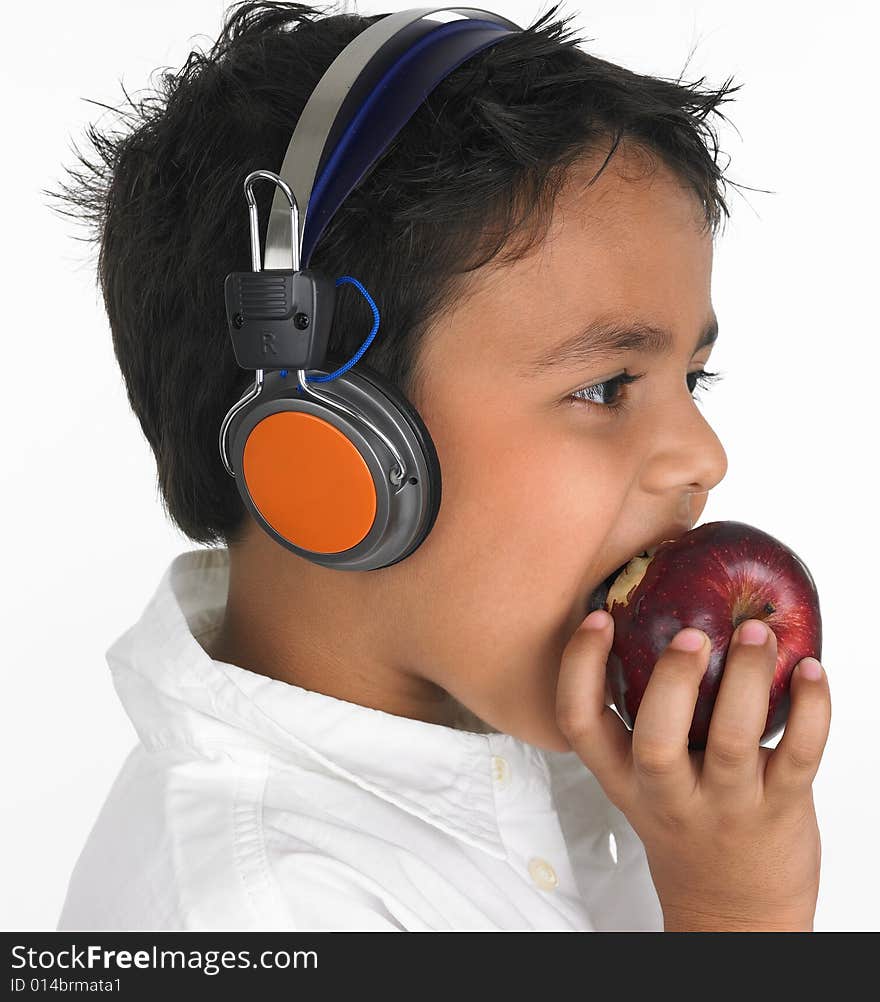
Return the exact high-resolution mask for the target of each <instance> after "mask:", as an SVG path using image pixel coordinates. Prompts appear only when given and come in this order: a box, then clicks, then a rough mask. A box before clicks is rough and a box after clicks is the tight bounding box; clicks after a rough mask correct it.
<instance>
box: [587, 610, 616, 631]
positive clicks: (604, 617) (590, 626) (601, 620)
mask: <svg viewBox="0 0 880 1002" xmlns="http://www.w3.org/2000/svg"><path fill="white" fill-rule="evenodd" d="M610 622H611V616H610V615H609V614H608V613H607V612H606V611H605V610H604V609H595V610H594V611H593V612H591V613H590V615H589V616H587V618H586V619H585V620H584V622H583V627H584V629H585V630H604V629H605V627H606V626H607V625H608V624H609V623H610Z"/></svg>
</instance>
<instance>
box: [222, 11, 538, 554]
mask: <svg viewBox="0 0 880 1002" xmlns="http://www.w3.org/2000/svg"><path fill="white" fill-rule="evenodd" d="M438 11H452V12H454V13H456V14H461V15H463V16H464V18H465V19H464V20H454V21H447V22H438V21H436V20H429V19H427V18H428V15H430V14H433V13H436V12H438ZM522 30H523V29H522V28H520V27H519V25H517V24H514V22H512V21H509V20H508V19H507V18H505V17H501V16H499V15H497V14H493V13H492V12H490V11H486V10H481V9H479V8H471V7H429V8H413V9H411V10H405V11H400V12H397V13H393V14H388V15H386V16H385V17H383V18H381V19H380V20H378V21H376V22H374V23H373V24H371V25H370V26H369V27H368V28H366V29H365V30H364V31H363V32H361V33H360V34H359V35H358V36H357V37H356V38H354V39H353V40H352V41H351V42H350V43H349V44H348V45H347V46H346V47H345V49H343V51H342V52H341V53H340V54H339V55H338V56H337V57H336V59H335V60H334V61H333V63H332V64H331V65H330V67H329V68H328V69H327V71H326V73H324V75H323V76H322V77H321V79H320V81H319V82H318V84H317V86H316V87H315V89H314V91H313V92H312V94H311V96H310V97H309V100H308V102H307V104H306V106H305V108H304V109H303V112H302V114H301V115H300V117H299V120H298V121H297V125H296V128H295V130H294V132H293V136H292V137H291V140H290V143H289V144H288V147H287V152H286V154H285V156H284V162H283V163H282V166H281V170H280V172H279V173H278V174H276V173H273V172H272V171H268V170H257V171H253V172H252V173H250V174H249V175H248V176H247V178H246V179H245V182H244V189H245V197H246V198H247V201H248V207H249V216H250V234H251V259H252V266H253V270H252V271H250V272H233V273H231V274H229V275H227V276H226V281H225V285H224V296H225V304H226V318H227V323H228V326H229V334H230V338H231V340H232V347H233V351H234V353H235V357H236V361H237V362H238V364H239V366H240V367H241V368H243V369H249V370H253V371H254V373H255V376H254V383H253V385H252V386H251V387H249V388H248V390H246V392H245V393H244V395H243V396H242V397H241V398H240V399H239V400H238V401H237V402H236V403H235V404H233V406H232V407H231V408H230V410H229V411H228V413H227V414H226V416H225V418H224V419H223V423H222V425H221V428H220V457H221V459H222V461H223V465H224V467H225V468H226V471H227V473H229V475H230V476H232V477H234V478H235V482H236V484H237V486H238V491H239V494H240V495H241V497H242V500H243V501H244V503H245V505H246V507H247V508H248V510H249V511H250V513H251V515H252V516H253V517H254V519H255V521H256V522H257V524H258V525H259V526H260V527H261V528H262V529H263V530H265V531H266V532H267V533H268V534H269V535H270V536H271V537H272V538H273V539H275V540H276V541H277V542H279V543H280V544H281V545H282V546H284V547H286V548H287V549H288V550H290V551H292V552H293V553H296V554H298V555H299V556H301V557H305V558H306V559H307V560H310V561H312V562H313V563H316V564H319V565H321V566H323V567H335V568H337V569H339V570H346V571H369V570H376V569H378V568H381V567H390V566H391V565H392V564H396V563H398V562H399V561H401V560H403V559H405V558H406V557H408V556H409V555H410V554H411V553H413V552H414V551H415V550H416V549H417V548H418V547H419V546H420V545H421V543H422V542H423V541H424V540H425V538H426V537H427V535H428V533H429V532H430V531H431V528H432V526H433V525H434V521H435V520H436V518H437V513H438V511H439V510H440V498H441V473H440V462H439V460H438V458H437V451H436V449H435V447H434V443H433V441H432V440H431V435H430V433H429V432H428V429H427V427H426V426H425V424H424V422H423V420H422V418H421V417H420V415H419V413H418V411H417V410H416V408H415V407H414V406H413V404H412V403H410V401H408V400H407V399H406V397H405V396H404V395H403V394H402V393H401V392H400V391H399V390H398V389H397V388H396V387H395V386H393V385H392V384H391V383H390V382H389V381H388V380H386V379H384V378H383V377H382V376H380V374H379V373H378V372H376V371H375V370H373V369H371V368H370V367H369V366H367V365H366V364H361V365H359V366H358V368H357V371H354V369H353V368H352V367H353V366H354V365H355V364H356V363H357V362H358V361H359V360H360V357H361V355H363V353H364V352H365V351H366V349H367V348H368V347H369V345H370V343H371V341H372V340H373V338H374V337H375V335H376V331H377V330H378V327H379V311H378V310H377V308H376V305H375V303H374V302H373V300H372V299H371V297H370V295H369V293H368V292H367V290H366V289H364V287H363V286H362V285H361V283H360V282H358V280H357V279H355V278H352V277H351V276H342V277H341V278H339V279H336V280H335V281H334V280H333V279H331V278H329V277H328V276H326V275H324V274H322V273H321V272H318V271H316V270H314V269H309V268H308V267H305V268H302V269H301V267H300V262H301V261H302V263H304V264H305V265H308V261H309V259H310V257H311V255H312V251H313V249H314V247H315V244H316V243H317V241H318V239H319V238H320V236H321V234H322V233H323V231H324V230H325V229H326V227H327V225H328V223H329V222H330V219H331V218H332V216H333V213H334V212H335V211H336V210H337V209H338V208H339V206H340V205H341V203H342V202H343V201H344V199H345V197H346V196H347V195H348V194H349V192H351V191H352V189H353V188H354V187H355V186H356V185H357V184H358V182H359V181H360V180H361V178H362V177H363V176H364V174H366V172H367V171H368V170H369V168H370V167H371V166H372V165H373V164H374V163H375V161H376V160H377V159H378V157H379V156H380V155H381V154H382V153H383V152H384V150H385V149H386V147H387V146H388V145H389V143H390V142H391V141H392V139H394V137H395V136H396V135H397V133H398V132H399V131H400V130H401V128H403V126H404V125H405V124H406V122H407V121H409V119H410V118H411V117H412V115H413V114H414V112H415V111H416V109H417V108H418V107H419V105H420V104H421V103H422V101H423V100H424V99H425V97H426V96H427V95H428V94H429V93H430V92H431V91H432V90H433V89H434V88H435V87H436V86H437V85H438V84H439V83H440V82H441V80H443V79H444V78H445V77H447V76H448V75H449V74H450V73H451V72H452V71H453V70H454V69H456V68H457V67H458V66H459V65H460V64H461V63H463V62H464V61H465V60H466V59H468V58H469V57H470V56H472V55H474V54H476V53H477V52H479V51H481V50H482V49H485V48H488V47H489V46H490V45H494V44H495V43H496V42H498V41H500V40H501V39H502V38H504V37H505V36H506V35H508V34H510V33H511V32H513V31H522ZM261 179H263V180H268V181H271V182H272V183H273V185H274V186H275V194H274V198H273V201H272V207H271V211H270V214H269V223H268V229H267V232H266V247H265V255H264V258H263V261H264V267H262V268H261V265H260V239H259V233H258V226H257V207H256V201H255V199H254V195H253V185H254V183H255V182H256V181H257V180H261ZM300 207H302V211H300ZM290 263H292V268H289V267H287V266H288V264H290ZM342 282H351V283H353V284H354V285H356V286H357V287H358V289H359V290H360V292H361V293H362V294H363V295H364V296H365V298H366V299H367V300H368V302H369V304H370V306H371V308H372V310H373V315H374V325H373V329H372V331H371V332H370V335H369V336H368V337H367V340H366V341H365V342H364V344H363V345H361V347H360V349H358V352H357V353H356V354H355V355H354V357H353V358H352V359H351V360H350V361H349V362H347V363H346V364H345V365H344V366H342V367H341V368H339V369H337V370H336V371H335V372H332V373H331V372H328V371H327V369H326V368H322V365H323V364H324V363H325V360H326V354H327V342H328V338H329V334H330V329H331V325H332V322H333V310H334V305H335V294H336V286H337V285H339V284H340V283H342ZM291 372H295V373H296V380H295V381H294V380H293V379H291V378H289V376H290V373H291ZM307 372H308V375H307ZM294 382H295V383H296V384H297V385H294ZM316 382H326V383H329V384H330V385H329V386H328V387H327V390H326V391H325V392H322V391H318V390H317V389H315V387H314V386H313V385H311V384H313V383H316Z"/></svg>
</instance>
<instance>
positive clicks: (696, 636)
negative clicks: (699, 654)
mask: <svg viewBox="0 0 880 1002" xmlns="http://www.w3.org/2000/svg"><path fill="white" fill-rule="evenodd" d="M707 639H708V638H707V637H706V634H705V633H703V631H702V630H698V629H696V628H695V627H693V626H688V627H685V629H683V630H682V631H681V632H680V633H677V634H676V635H675V637H674V638H673V640H672V643H671V644H670V647H674V648H675V649H676V650H677V651H698V650H700V648H701V647H702V646H703V644H704V643H705V642H706V640H707Z"/></svg>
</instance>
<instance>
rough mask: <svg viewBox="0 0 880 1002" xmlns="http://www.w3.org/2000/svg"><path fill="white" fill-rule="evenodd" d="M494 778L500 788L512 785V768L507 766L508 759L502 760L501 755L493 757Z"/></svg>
mask: <svg viewBox="0 0 880 1002" xmlns="http://www.w3.org/2000/svg"><path fill="white" fill-rule="evenodd" d="M492 778H493V779H494V780H495V782H496V783H497V784H498V785H499V786H502V787H504V786H509V785H510V766H509V765H508V764H507V759H506V758H502V757H501V756H500V755H493V756H492Z"/></svg>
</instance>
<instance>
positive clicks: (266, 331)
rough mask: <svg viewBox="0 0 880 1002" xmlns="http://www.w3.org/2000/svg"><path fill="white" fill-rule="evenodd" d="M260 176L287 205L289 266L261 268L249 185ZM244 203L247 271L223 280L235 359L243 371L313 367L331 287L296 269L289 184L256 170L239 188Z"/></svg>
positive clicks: (321, 346)
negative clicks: (247, 230) (280, 193)
mask: <svg viewBox="0 0 880 1002" xmlns="http://www.w3.org/2000/svg"><path fill="white" fill-rule="evenodd" d="M259 178H265V179H266V180H269V181H272V182H273V183H274V184H276V185H277V186H278V187H279V188H281V190H282V191H283V192H284V194H285V195H286V196H287V199H288V201H289V203H290V213H291V258H292V264H293V267H292V268H289V269H288V268H269V269H266V270H263V269H262V266H261V262H260V234H259V226H258V221H257V203H256V199H255V198H254V193H253V190H252V189H253V183H254V181H256V180H258V179H259ZM244 189H245V195H246V197H247V200H248V209H249V216H250V234H251V259H252V265H253V270H252V271H234V272H232V273H231V274H229V275H227V276H226V281H225V283H224V298H225V301H226V321H227V324H228V326H229V336H230V338H231V339H232V349H233V351H234V352H235V359H236V361H237V362H238V364H239V366H241V368H242V369H253V370H256V369H312V368H318V367H320V366H321V365H322V364H323V363H324V360H325V358H326V355H327V343H328V340H329V337H330V328H331V326H332V324H333V311H334V308H335V303H336V283H335V282H334V281H333V280H332V279H331V278H328V277H327V276H326V275H323V274H322V273H321V272H318V271H315V270H313V269H309V268H306V269H303V270H302V271H301V270H300V268H299V257H300V255H299V239H298V236H299V211H298V207H297V204H296V198H295V196H294V194H293V192H292V191H291V189H290V186H289V185H288V184H287V183H286V182H285V181H284V180H283V178H281V177H279V176H278V175H277V174H274V173H273V172H272V171H268V170H256V171H253V172H252V173H251V174H249V175H248V176H247V178H246V179H245V184H244Z"/></svg>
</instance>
